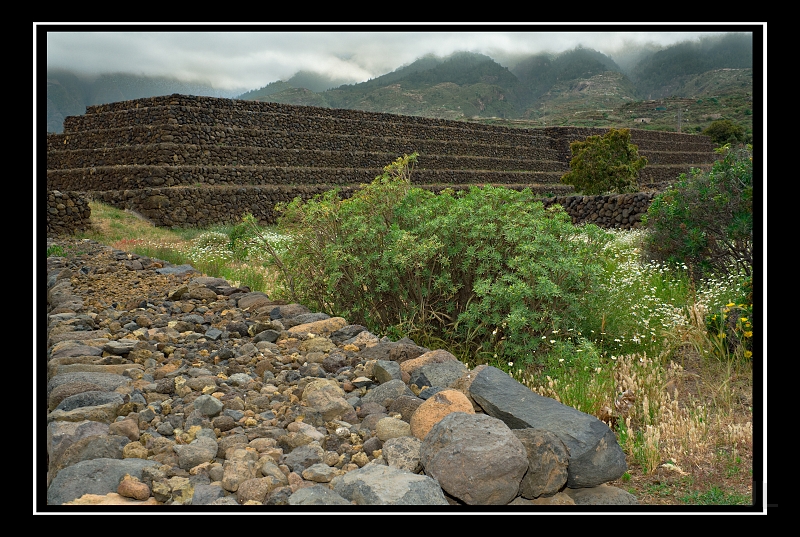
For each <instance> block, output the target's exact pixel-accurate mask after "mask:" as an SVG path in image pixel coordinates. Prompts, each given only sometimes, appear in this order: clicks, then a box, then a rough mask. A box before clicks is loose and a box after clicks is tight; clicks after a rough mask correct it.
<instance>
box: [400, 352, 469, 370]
mask: <svg viewBox="0 0 800 537" xmlns="http://www.w3.org/2000/svg"><path fill="white" fill-rule="evenodd" d="M451 360H455V361H456V362H457V361H458V358H456V357H455V356H453V354H451V353H449V352H447V351H446V350H443V349H437V350H435V351H429V352H426V353H425V354H421V355H419V356H418V357H416V358H412V359H411V360H406V361H405V362H403V363H401V364H400V372H401V373H402V372H406V373H408V374H409V375H411V373H412V372H413V371H414V370H415V369H418V368H420V367H422V366H423V365H427V364H441V363H442V362H448V361H451Z"/></svg>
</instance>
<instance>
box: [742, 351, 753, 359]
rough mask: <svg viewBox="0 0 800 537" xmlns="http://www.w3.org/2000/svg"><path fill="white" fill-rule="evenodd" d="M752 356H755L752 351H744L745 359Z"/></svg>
mask: <svg viewBox="0 0 800 537" xmlns="http://www.w3.org/2000/svg"><path fill="white" fill-rule="evenodd" d="M751 356H753V353H752V351H744V357H745V358H750V357H751Z"/></svg>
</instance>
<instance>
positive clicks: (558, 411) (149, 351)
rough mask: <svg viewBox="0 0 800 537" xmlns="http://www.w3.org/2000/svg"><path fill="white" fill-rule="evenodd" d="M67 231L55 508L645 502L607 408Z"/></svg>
mask: <svg viewBox="0 0 800 537" xmlns="http://www.w3.org/2000/svg"><path fill="white" fill-rule="evenodd" d="M50 246H58V247H59V249H60V250H61V251H62V252H63V253H64V255H63V256H51V257H48V258H47V285H46V297H47V304H46V309H47V311H46V316H47V320H46V323H45V322H44V321H42V326H44V327H45V328H44V332H45V334H46V337H43V339H45V342H44V343H45V346H44V348H41V347H40V348H39V349H38V350H37V353H36V355H35V357H34V358H35V360H37V364H36V372H37V380H36V389H37V390H36V405H35V406H36V413H37V418H38V420H37V423H36V425H35V427H36V431H35V433H36V434H35V438H36V443H37V450H41V453H42V455H41V459H42V460H43V461H44V462H43V464H42V465H41V467H40V468H37V474H36V490H37V502H38V503H39V504H41V507H40V508H41V509H42V510H50V509H54V510H56V509H57V510H59V511H61V510H64V509H69V507H68V506H74V505H91V506H95V505H96V506H101V505H148V504H153V505H162V506H164V508H165V509H170V508H171V507H170V506H192V507H193V508H196V507H197V506H200V507H199V508H201V509H206V508H207V509H214V508H216V506H232V507H230V509H235V507H233V506H248V505H257V506H258V505H260V506H283V507H275V508H278V509H289V508H290V506H301V505H304V506H348V505H349V506H367V505H369V506H383V508H392V507H394V506H425V507H432V508H435V509H436V508H438V509H442V510H447V509H459V508H461V509H478V508H480V507H482V506H515V507H513V509H525V506H528V507H529V508H530V509H556V508H558V509H563V507H560V506H562V505H578V506H581V505H605V506H615V505H623V506H631V505H636V504H637V503H638V502H637V500H636V498H635V497H634V496H632V495H631V494H629V493H628V492H626V491H624V490H622V489H619V488H615V487H612V486H609V485H607V483H608V482H610V481H613V480H615V479H617V478H619V477H620V476H621V475H622V474H623V473H624V472H625V470H626V464H625V456H624V454H623V452H622V450H621V449H620V447H619V445H618V444H617V442H616V438H615V436H614V434H613V433H612V432H611V431H610V430H609V429H608V427H607V426H606V425H605V424H604V423H602V422H600V421H599V420H597V419H596V418H594V417H593V416H589V415H587V414H584V413H581V412H578V411H577V410H574V409H572V408H570V407H566V406H564V405H561V404H560V403H558V402H556V401H554V400H552V399H548V398H545V397H541V396H539V395H538V394H536V393H534V392H532V391H531V390H529V389H528V388H526V387H525V386H523V385H521V384H519V383H518V382H516V381H515V380H514V379H512V378H511V377H510V376H509V375H507V374H505V373H503V372H502V371H500V370H498V369H495V368H493V367H487V366H479V367H476V368H475V369H473V370H469V369H468V368H467V367H466V366H465V365H464V364H463V363H461V362H460V361H458V359H456V358H455V357H454V356H453V355H452V354H450V353H449V352H447V351H445V350H430V349H426V348H424V347H420V346H418V345H416V344H415V343H414V342H413V341H411V340H408V339H404V340H400V341H389V340H388V339H386V338H383V339H381V338H378V337H377V336H375V335H374V334H372V333H370V332H369V331H368V330H367V329H366V328H365V327H363V326H359V325H353V324H350V323H348V322H347V320H346V319H343V318H340V317H329V316H328V315H326V314H323V313H318V312H312V311H310V310H309V309H308V308H306V307H304V306H303V305H300V304H286V303H281V302H276V301H272V300H270V298H269V297H268V296H266V295H265V294H264V293H260V292H251V291H250V290H249V289H247V288H237V287H232V286H231V285H230V284H229V283H228V282H226V281H225V280H222V279H219V278H211V277H207V276H204V275H202V274H200V273H198V272H197V271H196V270H194V269H193V268H192V267H190V266H188V265H183V266H174V265H169V264H167V263H164V262H161V261H158V260H155V259H149V258H145V257H140V256H137V255H135V254H130V253H127V252H122V251H118V250H114V249H112V248H110V247H107V246H104V245H101V244H97V243H94V242H91V241H78V240H74V239H68V238H61V239H57V240H51V239H48V247H50ZM40 314H41V315H44V312H40ZM43 445H46V449H44V448H43V447H42V446H43ZM55 506H64V507H58V508H56V507H55ZM547 506H559V507H547ZM337 509H341V507H337ZM508 509H512V507H508Z"/></svg>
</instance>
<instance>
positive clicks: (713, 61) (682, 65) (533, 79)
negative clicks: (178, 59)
mask: <svg viewBox="0 0 800 537" xmlns="http://www.w3.org/2000/svg"><path fill="white" fill-rule="evenodd" d="M752 48H753V43H752V37H751V36H750V35H749V34H743V33H730V34H723V35H722V36H717V37H716V38H705V39H702V40H700V41H698V42H685V43H678V44H676V45H672V46H670V47H664V48H662V49H660V50H651V51H647V52H644V53H642V55H641V57H639V58H638V61H636V62H631V61H630V60H629V58H628V59H626V62H627V63H624V65H626V67H625V68H623V67H621V66H620V64H618V63H617V62H616V61H615V60H614V58H612V57H610V56H607V55H605V54H603V53H601V52H599V51H596V50H593V49H589V48H584V47H576V48H574V49H571V50H568V51H564V52H562V53H559V54H548V53H539V54H533V55H529V56H520V57H517V58H516V61H514V62H510V63H509V65H510V67H506V66H503V65H501V64H500V63H498V62H497V61H495V60H494V59H492V58H491V57H490V56H487V55H484V54H478V53H473V52H466V51H459V52H455V53H453V54H450V55H448V56H446V57H437V56H434V55H432V54H428V55H426V56H423V57H420V58H418V59H417V60H416V61H414V62H412V63H410V64H407V65H403V66H401V67H398V68H397V69H395V70H394V71H392V72H390V73H386V74H384V75H381V76H379V77H376V78H373V79H371V80H368V81H365V82H360V83H357V84H339V85H338V86H335V84H337V83H338V82H340V81H337V80H333V79H331V78H330V77H329V76H326V75H322V74H318V73H312V72H308V71H298V72H297V73H296V74H295V75H294V76H293V77H291V78H290V79H288V80H286V81H281V80H278V81H274V82H271V83H270V84H267V85H266V86H264V87H262V88H258V89H254V90H250V91H247V92H244V93H241V92H240V93H232V92H227V93H225V92H220V91H219V90H215V89H213V88H211V87H210V86H204V85H202V84H188V83H185V82H180V81H177V80H170V79H167V78H164V77H161V78H154V77H149V78H148V77H136V76H133V75H123V74H105V75H101V76H99V77H98V78H97V79H95V80H93V81H91V82H89V81H86V80H82V79H81V78H80V77H78V76H77V75H74V74H72V73H69V72H55V71H48V73H47V130H48V132H61V129H63V118H64V117H66V116H68V115H80V114H82V113H84V112H85V106H87V105H91V104H105V103H107V102H115V101H120V100H131V99H136V98H141V97H151V96H156V95H165V94H171V93H183V94H189V95H207V96H216V97H225V98H235V99H245V100H259V101H271V102H279V103H283V104H297V105H310V106H320V107H328V108H345V109H358V110H365V111H374V112H390V113H395V114H403V115H419V116H426V117H438V118H442V119H450V120H462V121H479V122H482V123H491V122H496V123H507V124H511V125H513V126H524V127H537V126H552V125H570V126H589V127H616V128H619V127H623V126H628V127H632V126H634V124H636V125H637V128H648V129H653V130H681V132H700V130H702V129H703V128H705V127H707V126H708V125H709V124H710V122H711V121H713V120H714V119H715V118H716V119H718V118H727V119H731V120H732V121H734V122H736V123H737V124H740V125H742V126H744V127H745V128H746V129H748V130H751V129H752V108H753V104H752V95H753V69H752V66H753V59H752ZM329 86H330V87H329ZM323 88H325V89H323ZM223 93H224V94H223ZM687 99H692V100H694V101H695V102H693V103H689V102H688V101H687ZM651 101H652V102H653V103H655V104H654V105H653V106H651V107H650V108H649V109H648V107H647V104H646V103H648V102H651ZM634 104H635V106H634ZM659 104H660V105H661V106H658V105H659ZM642 105H644V106H642ZM634 109H636V110H639V112H641V113H639V114H634V113H633V110H634ZM650 112H652V113H650ZM664 112H666V114H665V113H664ZM642 114H645V115H642ZM649 116H652V117H649ZM637 122H638V123H637ZM682 123H683V124H682ZM684 129H685V130H684Z"/></svg>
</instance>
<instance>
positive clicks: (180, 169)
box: [47, 95, 715, 232]
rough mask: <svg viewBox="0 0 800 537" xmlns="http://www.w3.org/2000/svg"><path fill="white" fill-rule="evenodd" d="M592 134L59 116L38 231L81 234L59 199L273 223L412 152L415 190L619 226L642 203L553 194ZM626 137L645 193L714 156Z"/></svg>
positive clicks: (251, 115) (444, 125) (183, 218)
mask: <svg viewBox="0 0 800 537" xmlns="http://www.w3.org/2000/svg"><path fill="white" fill-rule="evenodd" d="M604 132H606V130H605V129H582V128H572V127H549V128H544V129H511V128H507V127H497V126H489V125H480V124H473V123H467V122H460V121H449V120H442V119H434V118H424V117H417V116H399V115H395V114H385V113H373V112H363V111H358V110H343V109H329V108H320V107H312V106H294V105H285V104H278V103H261V102H255V101H242V100H232V99H218V98H213V97H196V96H188V95H169V96H161V97H151V98H145V99H137V100H133V101H123V102H117V103H110V104H104V105H97V106H89V107H87V109H86V114H84V115H81V116H71V117H68V118H66V119H65V121H64V132H63V133H60V134H48V135H47V191H48V204H49V205H48V232H50V230H51V229H53V230H61V231H63V230H68V229H70V227H71V226H72V225H74V226H75V228H76V229H78V228H80V227H84V226H85V223H84V222H82V220H83V219H87V220H88V218H87V217H85V210H84V209H83V208H82V206H81V208H80V209H77V208H75V206H70V205H66V204H65V203H63V201H64V200H65V199H68V200H72V203H73V204H75V203H76V202H75V200H77V199H84V200H85V199H87V198H88V199H96V200H98V201H103V202H105V203H108V204H111V205H114V206H116V207H119V208H124V209H130V210H133V211H136V212H139V213H141V214H143V215H144V216H146V217H147V218H149V219H150V220H152V221H153V223H155V224H156V225H159V226H165V227H194V226H206V225H210V224H215V223H229V222H235V221H238V220H239V218H241V216H242V215H244V214H245V213H252V214H253V215H254V216H256V218H258V219H259V220H260V221H261V222H262V223H274V221H275V213H274V206H275V204H276V203H280V202H283V201H290V200H291V199H294V198H295V197H297V196H300V197H301V198H303V199H309V198H311V197H313V196H314V195H316V194H319V193H322V192H325V191H327V190H330V189H331V188H339V189H340V191H341V193H342V195H343V196H348V195H351V194H352V192H354V191H355V190H356V189H357V188H359V185H361V184H364V183H368V182H370V181H372V180H373V179H374V178H375V177H376V176H377V175H379V174H380V173H381V171H382V169H383V166H385V165H387V164H389V163H390V162H391V161H393V160H394V159H395V158H397V157H399V156H402V155H403V154H410V153H412V152H417V153H418V154H419V159H418V164H417V166H416V168H415V170H414V173H413V175H412V181H413V182H414V184H415V185H417V186H420V187H422V188H426V189H429V190H432V191H440V190H442V189H444V188H448V187H450V188H454V189H463V188H469V187H470V186H472V185H488V184H491V185H502V186H506V187H509V188H515V189H523V188H530V189H531V190H532V191H533V192H534V193H538V194H541V195H542V200H543V201H544V202H545V203H546V204H552V203H555V202H556V201H555V200H560V201H558V202H559V203H561V202H564V203H565V204H567V205H564V206H565V208H566V209H567V212H569V213H570V215H571V216H572V218H573V221H574V222H576V223H581V222H594V223H598V224H599V225H605V226H609V227H633V226H635V225H636V224H637V222H638V221H639V217H640V215H641V214H643V212H646V210H647V208H646V206H642V205H637V204H638V203H640V202H641V201H642V199H648V198H649V199H651V198H652V195H642V196H639V197H638V198H636V199H637V200H638V201H637V202H636V203H634V201H633V200H634V198H632V197H630V196H627V197H625V196H623V197H619V198H618V199H616V198H613V197H612V198H613V199H609V197H584V196H570V193H571V192H573V189H572V187H570V186H569V185H564V184H561V183H560V179H561V176H562V175H563V174H564V173H566V172H567V171H569V159H570V158H571V152H570V149H569V143H570V142H572V141H575V140H583V139H585V138H586V136H589V135H594V134H603V133H604ZM631 139H632V142H633V143H636V144H637V145H638V146H639V152H640V154H642V155H644V156H646V157H647V158H648V160H649V164H648V166H647V167H646V168H645V169H644V170H643V171H642V172H641V174H640V187H641V188H642V190H643V191H645V192H650V193H652V192H656V191H658V190H660V189H661V188H663V187H664V186H665V185H666V184H669V183H670V182H672V181H674V180H675V178H676V177H677V176H678V175H680V173H684V172H688V171H689V170H690V169H691V168H693V167H701V168H703V167H710V165H711V163H713V161H714V158H715V154H714V152H713V145H712V143H711V141H710V139H709V138H708V137H705V136H696V135H685V134H677V133H666V132H654V131H643V130H635V129H632V130H631ZM56 192H57V193H58V195H56V194H55V193H56ZM83 203H84V204H85V203H86V202H85V201H84V202H83ZM647 204H649V201H647ZM642 207H643V209H642ZM68 208H69V210H68ZM609 212H610V213H611V214H608V213H609ZM56 215H57V218H56ZM51 217H52V218H56V219H55V220H54V222H53V223H52V225H51V221H50V219H51ZM73 221H74V224H72V223H71V222H73Z"/></svg>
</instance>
